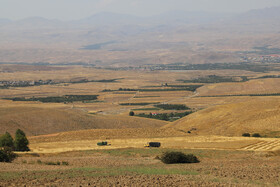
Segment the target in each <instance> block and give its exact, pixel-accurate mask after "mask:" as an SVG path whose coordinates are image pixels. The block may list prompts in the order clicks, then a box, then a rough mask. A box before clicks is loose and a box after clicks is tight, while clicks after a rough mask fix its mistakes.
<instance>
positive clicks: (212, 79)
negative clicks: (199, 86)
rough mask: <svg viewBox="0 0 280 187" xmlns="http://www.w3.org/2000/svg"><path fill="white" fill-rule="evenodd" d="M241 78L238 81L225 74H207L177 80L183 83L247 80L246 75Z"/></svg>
mask: <svg viewBox="0 0 280 187" xmlns="http://www.w3.org/2000/svg"><path fill="white" fill-rule="evenodd" d="M240 78H241V80H240V81H238V80H236V79H235V77H225V76H217V75H209V76H206V77H200V78H196V79H192V80H181V79H180V80H178V81H182V82H184V83H220V82H246V81H248V80H249V79H248V77H246V76H241V77H240Z"/></svg>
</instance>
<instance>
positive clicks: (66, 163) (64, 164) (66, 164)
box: [61, 161, 69, 166]
mask: <svg viewBox="0 0 280 187" xmlns="http://www.w3.org/2000/svg"><path fill="white" fill-rule="evenodd" d="M61 164H62V165H63V166H68V165H69V163H68V162H65V161H62V162H61Z"/></svg>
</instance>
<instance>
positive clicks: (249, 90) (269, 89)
mask: <svg viewBox="0 0 280 187" xmlns="http://www.w3.org/2000/svg"><path fill="white" fill-rule="evenodd" d="M279 84H280V79H257V80H251V81H248V82H241V83H218V84H209V85H206V86H204V87H201V88H199V89H198V92H199V95H200V96H208V95H237V94H267V93H279V92H280V87H279Z"/></svg>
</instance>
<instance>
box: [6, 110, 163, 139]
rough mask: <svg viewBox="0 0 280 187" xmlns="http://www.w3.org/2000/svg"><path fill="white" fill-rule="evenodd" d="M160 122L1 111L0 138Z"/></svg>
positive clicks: (160, 123) (77, 113)
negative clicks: (21, 132)
mask: <svg viewBox="0 0 280 187" xmlns="http://www.w3.org/2000/svg"><path fill="white" fill-rule="evenodd" d="M165 124H167V123H166V122H163V121H158V120H151V119H145V118H138V117H129V116H128V115H127V116H109V115H106V116H99V115H89V114H86V113H85V112H82V111H78V110H71V109H70V110H62V109H53V108H39V107H1V108H0V134H3V133H5V132H6V131H8V132H10V133H12V134H13V133H14V132H15V131H16V130H17V129H18V128H20V129H22V130H23V131H24V132H26V134H27V135H29V136H30V135H42V134H51V133H58V132H66V131H77V130H85V129H122V128H143V127H149V128H153V127H156V128H159V127H162V126H163V125H165Z"/></svg>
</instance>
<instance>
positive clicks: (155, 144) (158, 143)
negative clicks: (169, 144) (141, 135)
mask: <svg viewBox="0 0 280 187" xmlns="http://www.w3.org/2000/svg"><path fill="white" fill-rule="evenodd" d="M144 146H145V147H160V142H148V143H147V144H145V145H144Z"/></svg>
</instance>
